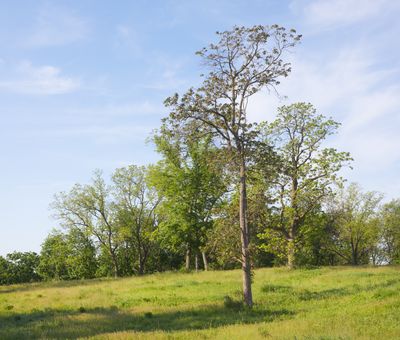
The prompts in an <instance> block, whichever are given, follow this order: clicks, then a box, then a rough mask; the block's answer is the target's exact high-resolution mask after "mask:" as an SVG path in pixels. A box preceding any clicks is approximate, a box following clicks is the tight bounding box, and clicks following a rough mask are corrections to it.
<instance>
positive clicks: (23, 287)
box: [0, 278, 116, 294]
mask: <svg viewBox="0 0 400 340" xmlns="http://www.w3.org/2000/svg"><path fill="white" fill-rule="evenodd" d="M113 280H116V279H114V278H99V279H90V280H60V281H47V282H33V283H20V284H16V285H9V286H0V294H7V293H14V292H24V291H34V290H43V289H47V288H68V287H76V286H92V285H97V284H101V283H104V282H107V281H110V282H111V281H113Z"/></svg>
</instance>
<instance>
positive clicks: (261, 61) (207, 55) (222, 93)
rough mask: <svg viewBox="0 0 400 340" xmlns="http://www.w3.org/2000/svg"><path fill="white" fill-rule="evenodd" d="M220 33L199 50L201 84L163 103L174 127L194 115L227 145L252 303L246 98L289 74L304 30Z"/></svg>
mask: <svg viewBox="0 0 400 340" xmlns="http://www.w3.org/2000/svg"><path fill="white" fill-rule="evenodd" d="M217 35H218V36H219V38H220V40H219V42H218V43H217V44H211V45H210V46H209V47H208V48H203V49H202V50H200V51H199V52H197V54H198V55H199V56H200V57H201V58H202V61H203V63H204V64H205V66H206V67H208V68H209V70H210V71H209V72H208V74H207V75H206V76H205V78H204V81H203V83H202V86H200V87H199V88H197V89H193V88H192V89H189V90H188V91H187V92H186V93H185V94H184V95H183V96H182V97H179V95H178V94H176V95H174V96H172V97H169V98H168V99H167V100H166V101H165V104H166V105H167V106H168V107H169V108H170V109H171V113H170V121H171V122H172V123H173V124H175V128H176V129H175V131H180V130H181V128H182V124H185V123H188V122H190V121H195V122H197V123H200V124H201V125H203V126H207V128H209V129H211V131H212V132H213V134H214V137H215V138H216V140H217V141H218V144H219V145H220V146H221V148H224V149H226V150H227V153H226V154H227V158H226V162H227V163H231V164H232V165H233V166H234V167H235V168H236V174H237V183H238V185H239V187H240V189H239V225H240V235H241V248H242V251H241V252H242V254H241V261H242V270H243V297H244V301H245V303H246V304H247V305H248V306H252V304H253V298H252V291H251V259H250V253H249V243H250V231H249V226H248V221H247V219H248V216H247V193H246V179H247V166H248V162H249V156H250V155H249V153H250V150H251V148H250V146H251V142H252V140H253V139H254V129H253V125H252V124H251V123H249V122H248V115H247V104H248V101H249V100H250V98H251V97H252V96H253V95H254V94H256V93H258V92H259V91H260V90H262V89H264V88H275V86H276V85H277V84H279V79H280V78H282V77H286V76H287V75H288V74H289V72H290V70H291V69H290V64H289V63H285V62H284V61H283V60H282V55H283V53H284V52H285V50H287V49H289V48H291V47H293V46H294V45H296V43H297V42H298V41H299V40H300V38H301V36H300V35H297V34H296V31H295V30H293V29H292V30H290V31H287V30H286V29H285V28H283V27H280V26H278V25H272V26H262V25H258V26H253V27H251V28H246V27H234V28H233V30H231V31H224V32H217Z"/></svg>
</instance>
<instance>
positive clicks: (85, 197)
mask: <svg viewBox="0 0 400 340" xmlns="http://www.w3.org/2000/svg"><path fill="white" fill-rule="evenodd" d="M110 190H111V189H110V187H109V186H107V185H106V183H105V181H104V179H103V178H102V174H101V172H100V171H96V172H95V173H94V176H93V181H92V184H90V185H83V186H82V185H79V184H76V185H75V186H74V187H73V188H72V189H71V190H70V192H69V193H65V192H61V193H59V194H58V195H56V196H55V201H54V203H53V204H52V208H53V209H54V210H55V211H56V215H55V216H56V218H58V219H59V220H60V221H61V223H62V225H63V226H64V227H65V228H67V229H68V230H72V229H79V230H81V232H82V233H83V234H84V235H87V236H89V235H90V236H92V237H94V238H95V239H96V240H97V242H98V243H99V244H100V247H101V248H102V249H103V250H105V251H106V252H107V253H108V256H109V257H110V260H111V264H112V272H113V275H114V276H115V277H117V276H118V272H119V263H118V257H117V250H118V248H119V247H120V245H121V238H120V236H121V234H120V232H119V227H120V225H119V224H118V220H117V214H116V209H115V204H114V203H113V202H112V198H111V194H110Z"/></svg>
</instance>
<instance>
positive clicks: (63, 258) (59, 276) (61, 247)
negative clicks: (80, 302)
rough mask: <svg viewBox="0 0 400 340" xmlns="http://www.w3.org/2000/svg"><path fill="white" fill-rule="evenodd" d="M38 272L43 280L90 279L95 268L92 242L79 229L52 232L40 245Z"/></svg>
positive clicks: (94, 250)
mask: <svg viewBox="0 0 400 340" xmlns="http://www.w3.org/2000/svg"><path fill="white" fill-rule="evenodd" d="M40 255H41V256H40V263H39V266H38V273H39V274H40V276H41V277H42V278H44V279H45V280H53V279H56V280H75V279H91V278H93V277H95V273H96V270H97V266H98V264H97V259H96V249H95V247H94V245H93V242H92V240H91V239H90V238H88V237H87V236H86V235H85V234H83V233H82V232H81V230H79V229H70V230H69V232H68V233H67V234H62V233H60V232H57V231H55V232H53V233H52V234H50V235H49V236H48V237H47V238H46V240H45V241H44V243H43V245H42V251H41V254H40Z"/></svg>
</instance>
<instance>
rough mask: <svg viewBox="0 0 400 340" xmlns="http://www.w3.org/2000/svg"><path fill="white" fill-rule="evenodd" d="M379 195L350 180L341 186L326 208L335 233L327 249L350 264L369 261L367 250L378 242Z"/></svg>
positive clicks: (369, 252)
mask: <svg viewBox="0 0 400 340" xmlns="http://www.w3.org/2000/svg"><path fill="white" fill-rule="evenodd" d="M381 200H382V195H381V194H379V193H377V192H374V191H369V192H362V190H361V188H360V186H359V185H357V184H356V183H351V184H350V185H349V186H348V188H347V189H346V190H344V189H343V190H341V191H340V192H339V193H338V195H337V196H336V198H335V200H334V201H332V203H331V206H330V208H329V210H330V214H331V215H332V216H333V221H334V222H333V223H334V224H335V231H336V233H335V234H334V235H333V239H332V242H331V244H330V245H329V244H328V246H327V249H328V250H330V251H332V252H334V253H336V254H337V255H338V256H340V257H341V258H342V259H343V261H344V263H346V264H352V265H354V266H356V265H359V264H367V263H369V262H370V257H371V251H373V250H374V249H375V247H376V246H377V244H378V243H379V211H378V207H379V203H380V201H381Z"/></svg>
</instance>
